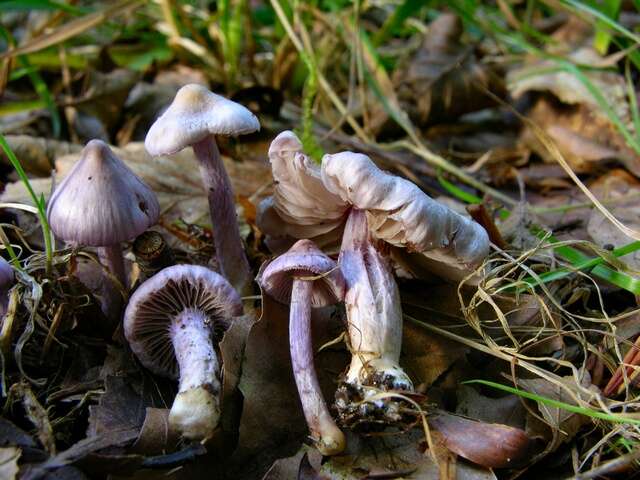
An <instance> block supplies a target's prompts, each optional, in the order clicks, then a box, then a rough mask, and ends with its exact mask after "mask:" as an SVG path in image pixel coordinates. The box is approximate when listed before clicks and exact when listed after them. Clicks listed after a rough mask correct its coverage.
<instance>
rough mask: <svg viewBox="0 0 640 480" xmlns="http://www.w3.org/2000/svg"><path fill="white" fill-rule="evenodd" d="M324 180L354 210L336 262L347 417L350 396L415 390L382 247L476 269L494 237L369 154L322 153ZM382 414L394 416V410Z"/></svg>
mask: <svg viewBox="0 0 640 480" xmlns="http://www.w3.org/2000/svg"><path fill="white" fill-rule="evenodd" d="M322 179H323V183H324V185H325V186H326V188H327V190H329V191H330V192H331V193H333V194H335V195H338V196H339V197H340V198H341V199H342V200H344V201H345V202H347V203H349V204H350V205H351V211H350V214H349V218H348V220H347V224H346V226H345V229H344V236H343V241H342V246H341V249H340V259H339V264H340V268H341V269H342V271H343V273H344V276H345V280H346V282H347V293H346V296H345V305H346V309H347V317H348V325H349V338H350V343H351V347H352V349H353V350H354V354H353V357H352V361H351V366H350V368H349V370H348V372H347V375H346V376H345V379H344V385H343V388H341V389H339V391H338V393H337V399H338V402H337V406H338V408H341V407H342V410H343V411H345V412H349V411H350V410H352V406H353V404H352V403H351V402H349V401H348V398H349V396H350V395H352V394H353V393H355V397H356V398H358V399H359V398H360V397H361V398H366V397H367V396H370V395H373V394H375V393H376V389H382V390H389V389H393V390H412V389H413V386H412V383H411V381H410V380H409V377H408V376H407V375H406V373H405V372H404V371H403V370H402V368H401V367H400V366H399V359H400V350H401V344H402V310H401V306H400V295H399V292H398V287H397V284H396V282H395V279H394V277H393V273H392V272H393V271H392V269H391V265H390V257H389V255H388V253H387V252H388V247H385V245H384V244H383V242H386V243H388V244H391V245H394V246H396V247H403V248H407V249H409V250H412V251H418V252H429V253H431V254H432V255H433V254H435V258H439V259H441V260H442V261H447V259H449V261H450V262H451V263H458V264H462V265H464V266H466V267H469V268H471V267H472V266H475V265H478V264H479V263H480V262H481V261H482V260H483V259H484V258H485V257H486V255H487V254H488V253H489V239H488V236H487V233H486V231H485V230H484V229H483V228H482V227H481V226H480V225H479V224H477V223H475V222H473V221H472V220H470V219H467V218H465V217H463V216H461V215H459V214H457V213H455V212H454V211H452V210H450V209H449V208H448V207H446V206H444V205H443V204H441V203H438V202H436V201H434V200H433V199H431V198H430V197H428V196H427V195H426V194H424V193H423V192H422V191H421V190H420V189H419V188H418V187H417V186H416V185H414V184H413V183H411V182H409V181H408V180H405V179H403V178H400V177H396V176H393V175H390V174H388V173H385V172H383V171H382V170H380V169H379V168H378V167H377V166H376V165H375V164H374V163H373V162H372V161H371V159H369V157H367V156H366V155H362V154H358V153H352V152H342V153H338V154H335V155H325V156H324V157H323V159H322ZM369 387H374V389H371V388H369ZM384 403H385V402H382V405H384ZM376 406H380V405H376ZM383 413H384V415H386V416H389V415H391V416H392V417H394V416H395V412H393V411H386V410H383Z"/></svg>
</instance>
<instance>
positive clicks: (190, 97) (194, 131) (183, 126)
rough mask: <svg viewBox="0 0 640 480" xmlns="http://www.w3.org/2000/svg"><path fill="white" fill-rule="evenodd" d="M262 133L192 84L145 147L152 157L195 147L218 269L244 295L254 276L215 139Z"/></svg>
mask: <svg viewBox="0 0 640 480" xmlns="http://www.w3.org/2000/svg"><path fill="white" fill-rule="evenodd" d="M259 129H260V123H259V122H258V119H257V118H256V117H255V115H253V114H252V113H251V112H250V111H249V110H247V109H246V108H245V107H243V106H242V105H240V104H238V103H235V102H232V101H231V100H227V99H226V98H224V97H221V96H220V95H216V94H215V93H212V92H210V91H208V90H207V89H206V88H205V87H202V86H201V85H197V84H190V85H185V86H184V87H182V88H181V89H180V90H179V91H178V93H177V94H176V97H175V99H174V100H173V103H171V105H170V106H169V108H167V110H166V111H165V112H164V113H163V114H162V115H161V116H160V118H158V119H157V120H156V121H155V123H154V124H153V125H152V126H151V128H150V129H149V133H148V134H147V137H146V139H145V142H144V144H145V148H146V149H147V152H149V154H150V155H153V156H157V155H170V154H173V153H176V152H179V151H180V150H182V149H184V148H186V147H188V146H191V147H193V151H194V153H195V155H196V158H197V159H198V162H199V164H200V173H201V174H202V182H203V183H204V187H205V189H206V191H207V196H208V200H209V210H210V213H211V221H212V224H213V228H214V230H215V232H214V233H215V235H214V243H215V247H216V258H217V263H218V266H219V268H220V271H221V273H222V275H223V276H224V277H225V278H227V279H228V280H229V281H230V282H231V284H232V285H233V286H234V287H235V288H236V289H237V290H238V291H239V292H243V293H244V292H247V290H248V289H249V286H250V282H251V271H250V269H249V262H248V261H247V257H246V255H245V253H244V248H243V245H242V239H241V238H240V230H239V229H238V219H237V217H236V209H235V201H234V200H235V199H234V194H233V189H232V187H231V181H230V180H229V176H228V175H227V172H226V170H225V168H224V164H223V162H222V158H221V156H220V152H219V151H218V146H217V144H216V140H215V135H228V136H235V135H243V134H246V133H251V132H254V131H256V130H259Z"/></svg>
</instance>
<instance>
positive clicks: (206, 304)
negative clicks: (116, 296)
mask: <svg viewBox="0 0 640 480" xmlns="http://www.w3.org/2000/svg"><path fill="white" fill-rule="evenodd" d="M186 309H195V310H199V311H202V312H203V313H204V314H205V315H206V316H207V317H208V318H209V319H210V321H211V324H210V326H211V329H212V330H213V329H226V327H227V326H228V324H229V321H230V320H231V318H232V317H235V316H238V315H240V314H241V313H242V301H241V299H240V296H239V295H238V293H237V292H236V291H235V289H234V288H233V287H232V286H231V285H230V284H229V282H227V280H225V279H224V278H223V277H222V276H220V275H218V274H217V273H215V272H213V271H211V270H209V269H208V268H205V267H201V266H198V265H174V266H172V267H167V268H165V269H163V270H160V272H158V273H157V274H155V275H154V276H153V277H151V278H150V279H149V280H147V281H146V282H144V283H143V284H142V285H140V287H139V288H138V289H137V290H136V291H135V293H134V294H133V295H132V296H131V299H130V300H129V304H128V305H127V309H126V311H125V314H124V333H125V337H126V338H127V341H128V342H129V345H130V346H131V350H133V352H134V353H135V354H136V356H137V357H138V359H139V360H140V362H141V363H142V364H143V365H144V366H145V367H146V368H148V369H149V370H151V371H152V372H154V373H156V374H158V375H161V376H165V377H170V378H178V374H179V372H178V365H177V361H176V357H175V353H174V351H173V345H172V343H171V338H170V337H169V326H170V325H171V323H172V322H173V320H174V318H175V317H176V315H178V314H179V313H181V312H183V311H184V310H186Z"/></svg>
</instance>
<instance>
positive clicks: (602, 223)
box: [587, 169, 640, 270]
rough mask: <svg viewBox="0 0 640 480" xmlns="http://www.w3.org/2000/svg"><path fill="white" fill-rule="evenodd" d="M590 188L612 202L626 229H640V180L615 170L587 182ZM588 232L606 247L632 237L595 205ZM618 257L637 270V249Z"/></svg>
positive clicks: (639, 266) (622, 243)
mask: <svg viewBox="0 0 640 480" xmlns="http://www.w3.org/2000/svg"><path fill="white" fill-rule="evenodd" d="M590 189H591V191H592V192H593V194H594V195H596V196H597V197H598V198H599V199H600V200H601V201H603V202H605V203H606V202H615V203H614V204H613V205H610V206H609V210H610V212H611V213H612V214H613V216H614V217H616V218H617V219H618V220H620V221H621V222H622V223H624V224H625V225H626V226H627V227H629V228H633V229H636V230H639V229H640V219H639V218H638V209H639V208H640V182H639V181H638V180H637V179H636V178H635V177H633V176H632V175H629V174H628V173H627V172H625V171H624V170H620V169H616V170H613V171H611V172H609V173H607V174H606V175H603V176H602V177H600V178H599V179H598V180H596V181H595V182H594V183H593V184H591V185H590ZM587 232H588V233H589V236H591V238H592V239H593V241H594V242H595V243H596V244H597V245H599V246H600V247H602V248H604V249H607V250H608V249H611V248H618V247H621V246H623V245H626V244H628V243H631V242H633V238H631V237H629V236H628V235H626V234H625V233H624V232H622V231H620V229H618V228H616V227H615V226H613V225H611V222H610V221H609V220H607V218H605V216H604V215H602V213H600V211H599V210H598V209H596V208H594V209H592V210H591V213H590V215H589V218H588V222H587ZM620 259H621V260H622V261H624V262H625V263H626V264H627V266H629V267H630V268H633V269H635V270H640V253H639V252H633V253H630V254H629V255H625V256H624V257H620Z"/></svg>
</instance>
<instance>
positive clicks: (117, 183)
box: [47, 140, 160, 247]
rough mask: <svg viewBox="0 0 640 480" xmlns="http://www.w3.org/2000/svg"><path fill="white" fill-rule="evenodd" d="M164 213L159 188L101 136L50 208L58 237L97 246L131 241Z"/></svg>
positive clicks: (62, 185)
mask: <svg viewBox="0 0 640 480" xmlns="http://www.w3.org/2000/svg"><path fill="white" fill-rule="evenodd" d="M159 215H160V205H159V204H158V200H157V199H156V196H155V194H154V193H153V191H152V190H151V189H150V188H149V187H148V186H147V185H146V184H145V183H144V182H143V181H142V180H141V179H140V178H138V176H136V174H135V173H133V172H132V171H131V170H130V169H129V167H127V166H126V165H125V164H124V163H123V162H122V161H121V160H120V159H119V158H118V157H116V156H115V154H114V153H113V152H112V151H111V149H110V148H109V147H108V146H107V144H106V143H104V142H102V141H101V140H91V141H90V142H89V143H87V145H86V146H85V148H84V150H83V151H82V157H81V158H80V160H79V161H78V163H76V164H75V165H74V167H73V168H72V169H71V171H70V172H69V174H68V175H67V177H66V178H65V179H64V180H63V181H62V182H61V183H60V185H59V186H58V188H56V190H55V192H54V193H53V195H52V196H51V199H50V200H49V206H48V208H47V218H48V219H49V224H50V225H51V230H53V233H54V234H55V235H56V237H58V238H61V239H63V240H65V241H67V242H74V243H78V244H81V245H89V246H94V247H103V246H108V245H115V244H117V243H120V242H124V241H127V240H130V239H132V238H134V237H136V236H138V235H140V234H141V233H142V232H144V231H145V230H146V229H147V228H149V227H150V226H152V225H153V224H155V223H156V221H157V220H158V216H159Z"/></svg>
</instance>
